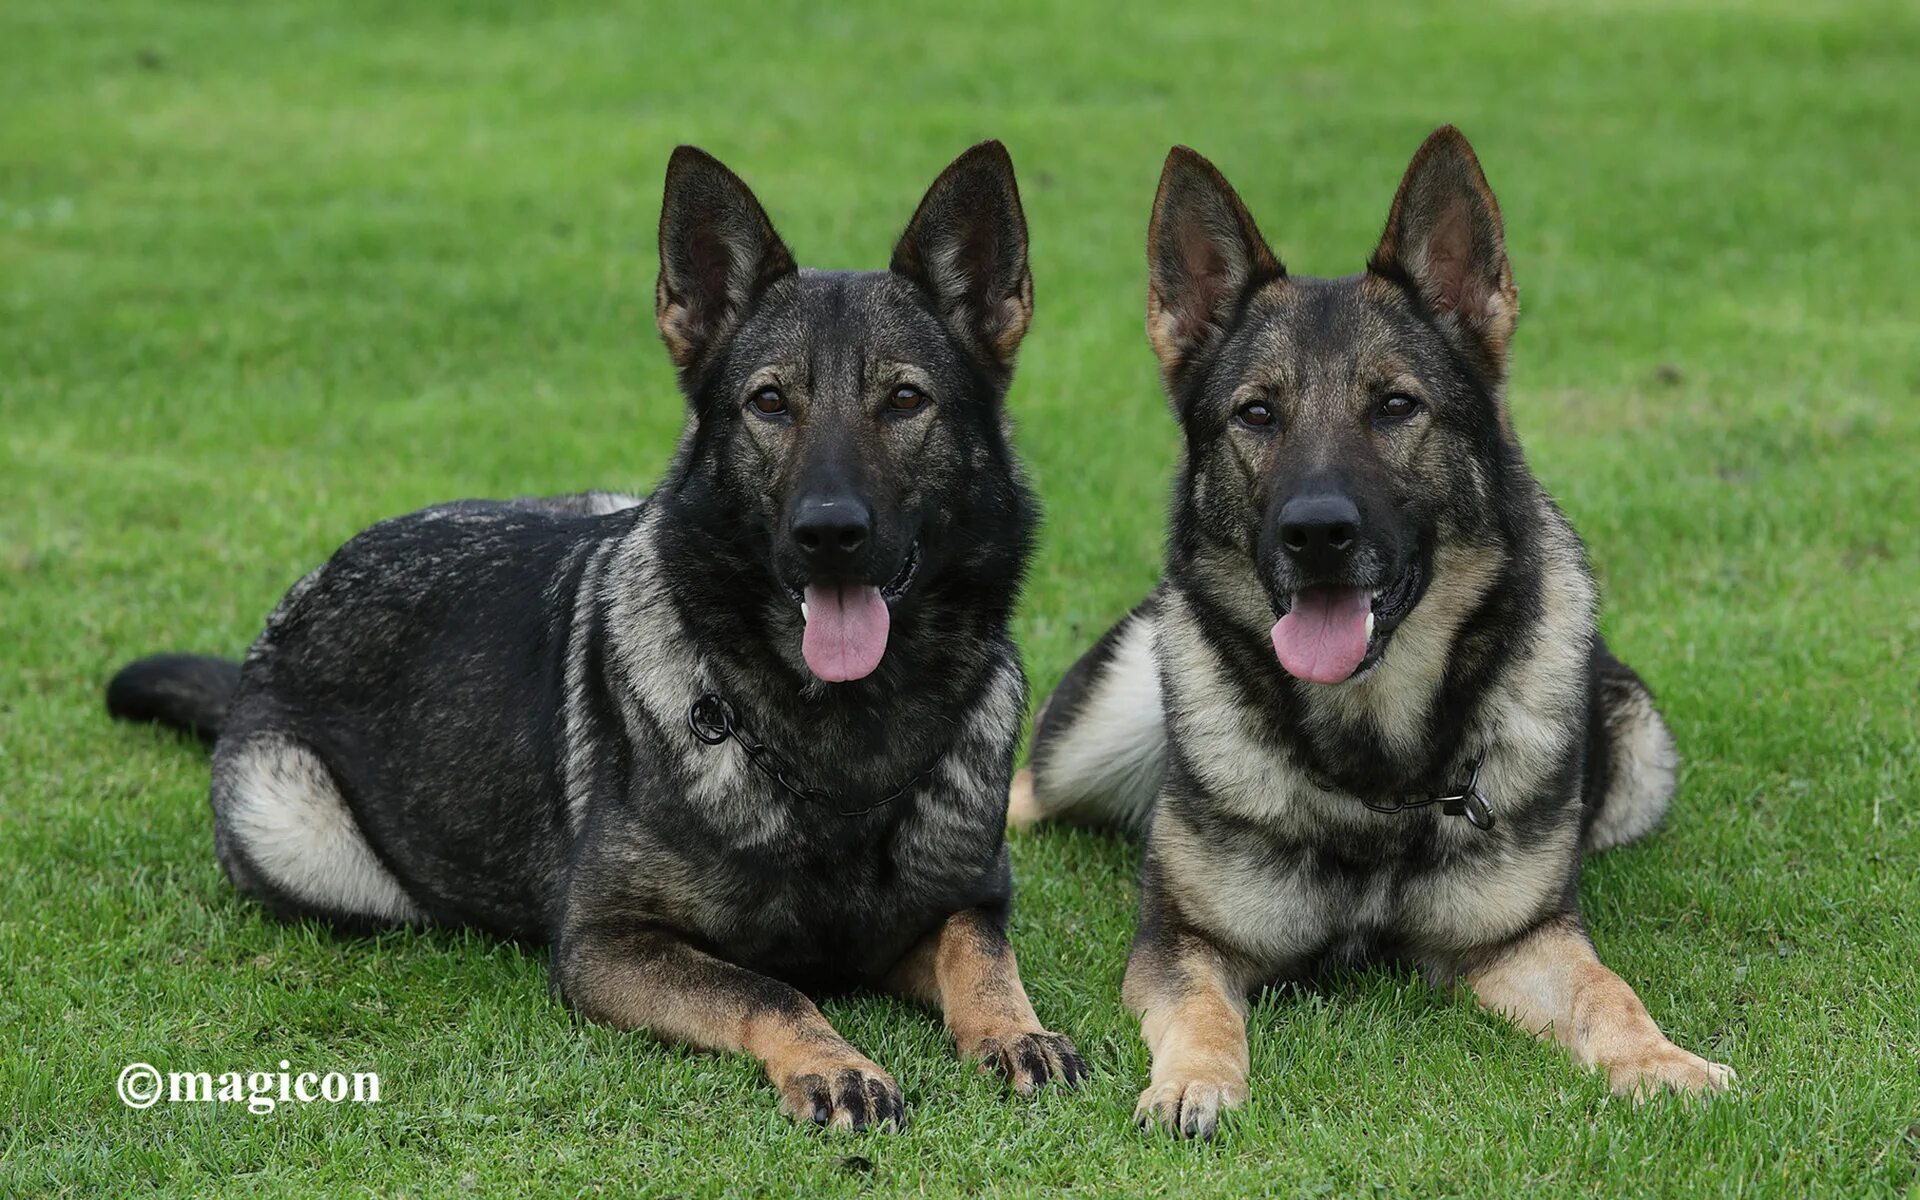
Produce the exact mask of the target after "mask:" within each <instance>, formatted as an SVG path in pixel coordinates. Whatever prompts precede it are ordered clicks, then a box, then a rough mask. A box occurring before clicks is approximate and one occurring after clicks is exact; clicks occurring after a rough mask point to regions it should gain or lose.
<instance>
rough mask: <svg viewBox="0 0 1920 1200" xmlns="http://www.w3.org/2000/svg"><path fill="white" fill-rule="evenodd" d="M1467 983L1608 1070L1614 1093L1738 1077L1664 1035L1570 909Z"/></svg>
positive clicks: (1710, 1087) (1719, 1086)
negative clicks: (1595, 948) (1603, 960)
mask: <svg viewBox="0 0 1920 1200" xmlns="http://www.w3.org/2000/svg"><path fill="white" fill-rule="evenodd" d="M1466 981H1467V985H1468V986H1469V987H1471V988H1472V989H1473V992H1474V995H1475V996H1476V997H1478V998H1479V1001H1480V1003H1481V1005H1483V1006H1484V1007H1486V1008H1488V1009H1491V1010H1493V1011H1494V1012H1497V1013H1500V1014H1501V1015H1503V1016H1505V1017H1506V1018H1507V1019H1508V1020H1510V1021H1512V1022H1513V1023H1514V1024H1516V1025H1518V1026H1520V1028H1522V1029H1524V1030H1526V1031H1527V1032H1529V1033H1531V1034H1534V1035H1535V1036H1538V1037H1543V1038H1545V1037H1551V1038H1553V1039H1554V1040H1555V1041H1558V1042H1559V1043H1560V1044H1561V1045H1562V1046H1565V1047H1566V1048H1567V1051H1568V1052H1569V1053H1570V1054H1572V1055H1573V1060H1574V1062H1576V1063H1578V1064H1580V1065H1581V1066H1583V1067H1599V1068H1600V1069H1602V1070H1604V1071H1605V1072H1606V1073H1607V1082H1608V1084H1609V1085H1610V1086H1611V1087H1612V1088H1613V1091H1614V1093H1615V1094H1616V1095H1622V1096H1627V1095H1630V1096H1634V1097H1636V1098H1643V1097H1645V1096H1646V1095H1648V1094H1649V1093H1651V1092H1656V1091H1659V1090H1660V1089H1662V1088H1671V1089H1673V1090H1675V1091H1681V1092H1719V1091H1724V1090H1726V1088H1727V1086H1728V1085H1729V1084H1731V1083H1732V1082H1733V1071H1732V1070H1731V1069H1730V1068H1728V1067H1726V1066H1723V1065H1721V1064H1720V1063H1715V1062H1708V1061H1707V1060H1706V1059H1704V1058H1701V1057H1700V1056H1699V1055H1697V1054H1693V1053H1690V1052H1688V1051H1686V1050H1682V1049H1681V1048H1680V1047H1678V1046H1676V1045H1674V1044H1673V1043H1672V1042H1670V1041H1668V1040H1667V1038H1666V1035H1665V1034H1663V1033H1661V1032H1660V1027H1659V1026H1657V1025H1655V1024H1654V1023H1653V1018H1652V1017H1650V1016H1648V1015H1647V1008H1646V1005H1644V1004H1642V1003H1640V997H1639V996H1636V995H1635V994H1634V991H1633V989H1632V988H1631V987H1628V986H1627V982H1626V980H1624V979H1622V978H1620V977H1619V976H1618V975H1615V974H1614V973H1613V972H1612V971H1610V970H1608V969H1607V968H1606V967H1605V966H1604V965H1603V964H1602V963H1601V962H1600V958H1599V956H1598V955H1596V954H1595V953H1594V952H1593V943H1592V942H1591V941H1589V940H1588V939H1587V935H1586V932H1585V931H1584V930H1582V929H1581V928H1580V923H1579V921H1578V919H1576V918H1575V917H1573V916H1571V915H1568V916H1565V917H1561V918H1558V919H1556V920H1553V921H1550V922H1548V923H1547V924H1545V925H1542V926H1540V927H1539V928H1538V929H1535V930H1534V931H1533V932H1531V933H1528V934H1526V935H1524V936H1523V937H1521V938H1520V939H1519V940H1518V941H1515V942H1513V943H1511V944H1509V945H1507V946H1504V947H1501V948H1500V949H1499V950H1496V951H1494V952H1493V953H1492V954H1491V955H1490V956H1488V957H1487V958H1486V960H1485V961H1484V962H1482V963H1480V964H1479V965H1478V966H1475V967H1472V968H1470V969H1469V970H1468V971H1467V972H1466Z"/></svg>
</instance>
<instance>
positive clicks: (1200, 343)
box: [1147, 146, 1287, 382]
mask: <svg viewBox="0 0 1920 1200" xmlns="http://www.w3.org/2000/svg"><path fill="white" fill-rule="evenodd" d="M1286 273H1287V272H1286V268H1285V267H1283V266H1281V265H1280V260H1279V259H1278V258H1275V257H1274V254H1273V251H1272V250H1270V249H1268V248H1267V242H1266V239H1265V238H1263V237H1261V236H1260V229H1259V227H1258V226H1257V225H1255V224H1254V223H1253V216H1252V214H1250V213H1248V212H1247V206H1246V205H1245V204H1243V203H1242V202H1241V200H1240V195H1239V193H1237V192H1235V191H1234V190H1233V185H1232V184H1230V183H1228V182H1227V180H1226V177H1225V176H1223V175H1221V174H1220V172H1219V170H1218V169H1217V168H1215V167H1214V165H1213V164H1212V163H1210V162H1208V161H1207V160H1206V159H1205V158H1203V157H1201V156H1200V155H1199V154H1197V153H1195V152H1194V151H1192V150H1189V149H1188V148H1187V147H1185V146H1175V147H1174V148H1173V149H1172V150H1171V151H1169V152H1168V154H1167V164H1166V166H1165V167H1163V168H1161V171H1160V190H1159V191H1158V192H1157V193H1156V194H1155V195H1154V197H1153V219H1152V221H1150V222H1149V223H1148V225H1147V338H1148V340H1150V341H1151V342H1152V343H1153V352H1154V353H1155V354H1157V355H1159V356H1160V368H1161V371H1162V372H1163V373H1164V374H1165V375H1166V377H1167V379H1168V381H1169V382H1171V381H1172V380H1173V378H1174V376H1176V375H1177V374H1179V372H1180V369H1181V368H1182V367H1183V366H1185V365H1186V363H1187V362H1189V361H1190V360H1191V359H1192V358H1193V356H1194V355H1195V354H1196V353H1198V352H1199V351H1201V350H1203V349H1205V348H1206V347H1207V346H1208V345H1209V344H1210V343H1211V342H1213V340H1214V339H1215V338H1217V337H1219V336H1220V335H1221V334H1222V333H1223V332H1225V328H1226V325H1225V323H1226V321H1227V319H1228V317H1230V316H1231V315H1232V313H1233V310H1234V309H1235V308H1236V307H1238V305H1239V303H1240V301H1241V299H1242V297H1244V296H1245V295H1246V294H1247V293H1248V292H1249V291H1251V290H1253V289H1254V288H1257V287H1261V286H1263V285H1265V284H1267V283H1271V282H1272V281H1273V280H1276V279H1281V278H1284V277H1285V276H1286Z"/></svg>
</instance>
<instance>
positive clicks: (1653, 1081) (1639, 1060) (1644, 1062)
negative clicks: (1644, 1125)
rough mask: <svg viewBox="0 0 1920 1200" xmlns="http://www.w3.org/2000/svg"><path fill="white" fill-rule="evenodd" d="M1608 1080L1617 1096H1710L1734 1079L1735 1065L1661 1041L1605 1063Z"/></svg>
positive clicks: (1726, 1086)
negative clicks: (1669, 1092) (1663, 1094)
mask: <svg viewBox="0 0 1920 1200" xmlns="http://www.w3.org/2000/svg"><path fill="white" fill-rule="evenodd" d="M1606 1067H1607V1083H1608V1085H1609V1086H1611V1087H1612V1088H1613V1094H1614V1095H1616V1096H1631V1097H1633V1099H1634V1100H1636V1101H1643V1100H1647V1099H1649V1098H1651V1097H1653V1096H1655V1095H1658V1094H1659V1093H1661V1092H1666V1091H1671V1092H1679V1093H1681V1094H1683V1095H1696V1096H1703V1097H1704V1096H1710V1095H1713V1094H1714V1093H1717V1092H1724V1091H1726V1090H1727V1089H1728V1088H1730V1087H1732V1086H1733V1084H1734V1082H1735V1076H1734V1073H1733V1068H1732V1067H1729V1066H1727V1065H1726V1064H1724V1063H1717V1062H1708V1061H1707V1060H1706V1059H1704V1058H1701V1057H1700V1056H1699V1055H1698V1054H1693V1053H1691V1052H1689V1051H1686V1050H1682V1049H1681V1048H1680V1047H1678V1046H1676V1045H1674V1044H1673V1043H1672V1042H1668V1041H1661V1042H1659V1043H1657V1044H1656V1045H1653V1046H1650V1047H1648V1048H1647V1049H1646V1050H1645V1051H1643V1052H1641V1053H1638V1054H1633V1055H1629V1056H1627V1057H1625V1058H1620V1059H1616V1060H1614V1061H1612V1062H1609V1063H1607V1064H1606Z"/></svg>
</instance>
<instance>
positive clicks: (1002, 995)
mask: <svg viewBox="0 0 1920 1200" xmlns="http://www.w3.org/2000/svg"><path fill="white" fill-rule="evenodd" d="M887 986H888V988H889V989H890V990H892V991H895V992H898V993H900V994H901V995H904V996H910V997H912V998H914V999H916V1000H922V1001H925V1002H926V1003H928V1004H934V1005H938V1006H939V1008H940V1011H941V1014H942V1015H943V1016H944V1017H945V1018H946V1022H947V1029H948V1031H949V1032H950V1033H952V1034H953V1042H954V1045H955V1046H956V1047H958V1048H959V1051H960V1056H961V1057H962V1058H966V1059H978V1060H979V1061H980V1065H981V1069H982V1070H993V1071H997V1072H999V1073H1000V1075H1002V1076H1003V1077H1005V1078H1006V1080H1007V1081H1008V1082H1009V1083H1011V1084H1012V1085H1013V1087H1014V1090H1015V1091H1018V1092H1020V1093H1022V1094H1026V1093H1030V1092H1032V1091H1034V1090H1036V1089H1037V1088H1040V1087H1042V1086H1044V1085H1046V1084H1047V1083H1048V1082H1049V1081H1053V1080H1058V1081H1059V1082H1061V1083H1063V1084H1066V1085H1067V1086H1068V1087H1076V1086H1078V1085H1079V1083H1080V1081H1081V1080H1082V1079H1085V1078H1086V1076H1087V1064H1086V1063H1085V1062H1083V1061H1082V1060H1081V1058H1080V1052H1079V1051H1078V1050H1076V1049H1074V1046H1073V1042H1072V1041H1071V1040H1070V1039H1069V1038H1067V1036H1066V1035H1064V1034H1059V1033H1051V1032H1049V1031H1048V1030H1046V1029H1045V1028H1043V1027H1042V1026H1041V1024H1040V1018H1039V1017H1038V1016H1037V1015H1035V1013H1034V1011H1033V1005H1032V1004H1031V1003H1030V1002H1029V1001H1028V1000H1027V989H1026V988H1025V987H1023V986H1022V985H1021V983H1020V969H1019V967H1018V966H1017V965H1016V964H1015V963H1014V960H1013V947H1012V946H1011V945H1009V944H1008V942H1007V935H1006V930H1005V928H1004V926H1003V924H1002V919H1001V918H1000V917H998V916H995V915H993V914H989V913H987V912H984V911H982V910H980V909H967V910H966V911H964V912H958V913H955V914H954V915H953V916H951V917H948V918H947V919H946V921H945V923H943V924H942V925H941V926H940V928H939V930H938V931H936V932H934V933H932V934H930V935H928V936H927V937H926V938H925V939H923V940H922V941H921V942H920V943H919V944H918V945H916V946H915V947H914V948H913V949H912V950H910V951H908V952H907V956H906V957H905V958H903V959H901V961H900V963H899V965H898V966H896V967H895V968H894V969H893V971H892V972H891V973H890V974H889V976H888V978H887Z"/></svg>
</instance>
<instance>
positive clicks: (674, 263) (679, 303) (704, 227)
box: [653, 146, 794, 372]
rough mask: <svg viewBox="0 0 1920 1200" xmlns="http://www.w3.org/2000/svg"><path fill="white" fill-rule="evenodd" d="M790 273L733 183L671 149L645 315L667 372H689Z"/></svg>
mask: <svg viewBox="0 0 1920 1200" xmlns="http://www.w3.org/2000/svg"><path fill="white" fill-rule="evenodd" d="M793 271H794V265H793V255H792V254H790V253H789V252H788V251H787V247H786V244H785V243H783V242H782V241H781V240H780V235H779V234H777V233H775V232H774V231H773V222H772V221H769V220H768V219H767V212H766V210H765V209H763V208H761V207H760V202H759V201H758V200H756V199H754V196H753V192H752V191H751V190H749V189H748V187H747V185H746V184H745V183H743V182H742V181H741V179H740V177H739V176H738V175H735V174H734V173H733V172H732V171H729V170H727V168H726V167H725V165H723V164H722V163H721V162H720V160H719V159H717V158H715V157H713V155H711V154H708V153H707V152H706V151H704V150H700V149H698V148H696V147H693V146H681V147H679V148H678V149H676V150H675V151H674V152H673V158H672V159H671V160H669V161H668V163H667V187H666V195H665V197H664V198H663V199H662V200H661V202H660V282H659V284H658V285H657V286H656V287H655V289H654V307H653V312H654V319H655V320H656V321H657V322H658V323H659V325H660V337H661V339H662V340H663V341H665V342H666V344H667V352H668V353H669V354H671V355H672V356H673V362H674V365H675V366H677V367H679V368H680V370H681V371H682V372H686V371H689V370H691V369H692V368H693V367H694V366H695V365H696V364H697V363H699V362H700V360H701V359H702V358H703V357H704V356H705V355H706V353H707V351H708V350H710V349H712V348H713V347H714V346H715V345H716V344H718V343H719V342H720V341H722V340H723V339H724V338H725V337H726V335H727V334H729V333H731V332H733V329H734V327H735V326H736V325H738V324H739V322H740V318H741V317H743V316H744V315H745V314H746V311H747V309H748V307H749V306H750V305H752V303H753V301H754V300H755V298H757V297H758V296H759V295H760V293H761V292H762V291H764V290H765V289H766V287H767V285H768V284H770V283H772V282H774V281H775V280H777V279H779V278H781V277H782V276H784V275H790V274H792V273H793Z"/></svg>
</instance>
